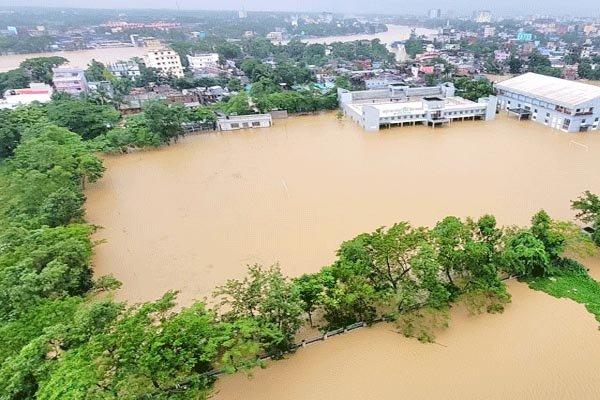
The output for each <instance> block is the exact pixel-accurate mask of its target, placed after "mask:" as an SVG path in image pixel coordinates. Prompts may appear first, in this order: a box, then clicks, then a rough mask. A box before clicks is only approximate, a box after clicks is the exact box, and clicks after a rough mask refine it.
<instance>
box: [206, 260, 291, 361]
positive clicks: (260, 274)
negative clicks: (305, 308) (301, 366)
mask: <svg viewBox="0 0 600 400" xmlns="http://www.w3.org/2000/svg"><path fill="white" fill-rule="evenodd" d="M214 296H215V297H216V298H218V299H219V300H220V307H222V308H223V309H224V310H225V313H224V314H223V317H224V319H225V321H235V320H237V319H240V318H253V319H255V320H256V321H257V322H258V324H259V326H260V327H261V341H262V342H263V343H264V344H265V348H266V350H267V351H268V352H269V354H272V355H275V356H280V355H282V354H283V353H284V352H286V351H289V350H290V349H291V348H292V345H293V344H294V336H295V334H296V332H297V330H298V328H299V327H300V326H301V324H302V320H301V315H302V301H301V300H300V297H299V295H298V292H297V291H296V290H295V288H294V286H293V284H292V283H291V282H290V281H289V280H288V279H287V278H286V277H284V276H283V274H282V273H281V270H280V269H279V267H278V266H276V265H274V266H271V267H268V268H263V267H262V266H260V265H253V266H249V267H248V276H246V277H245V278H244V279H243V280H236V279H231V280H228V281H227V283H226V284H225V285H224V286H221V287H218V288H217V289H216V290H215V292H214Z"/></svg>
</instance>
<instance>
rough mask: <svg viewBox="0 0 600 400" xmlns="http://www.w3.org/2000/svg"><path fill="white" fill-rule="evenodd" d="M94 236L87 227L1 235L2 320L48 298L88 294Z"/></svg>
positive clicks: (37, 230) (17, 230) (75, 226)
mask: <svg viewBox="0 0 600 400" xmlns="http://www.w3.org/2000/svg"><path fill="white" fill-rule="evenodd" d="M90 233H91V228H90V227H89V226H86V225H69V226H60V227H56V228H48V227H43V228H39V229H35V230H31V231H30V230H27V229H24V228H13V229H7V230H6V231H5V232H4V233H3V234H2V236H0V246H1V247H2V249H3V252H2V254H1V255H0V320H7V319H12V318H14V317H15V316H18V315H20V314H21V313H23V312H24V311H25V310H27V308H28V307H31V306H32V305H35V304H36V303H37V302H39V301H41V300H43V299H45V298H58V297H64V296H73V295H82V294H84V293H86V292H87V291H88V290H89V289H90V288H91V287H92V280H91V270H90V268H89V261H90V257H91V255H92V246H91V243H90V241H89V235H90Z"/></svg>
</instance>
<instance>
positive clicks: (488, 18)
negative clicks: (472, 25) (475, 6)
mask: <svg viewBox="0 0 600 400" xmlns="http://www.w3.org/2000/svg"><path fill="white" fill-rule="evenodd" d="M473 19H474V20H475V22H477V23H478V24H489V23H490V22H492V13H491V12H490V11H487V10H479V11H475V13H474V15H473Z"/></svg>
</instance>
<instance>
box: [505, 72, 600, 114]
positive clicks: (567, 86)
mask: <svg viewBox="0 0 600 400" xmlns="http://www.w3.org/2000/svg"><path fill="white" fill-rule="evenodd" d="M496 87H497V88H498V89H505V90H510V91H514V92H518V93H520V94H525V95H530V94H531V95H534V96H535V97H539V98H541V99H543V100H546V101H550V102H553V103H557V104H565V105H567V106H571V107H574V106H577V105H578V104H581V103H586V102H588V101H591V100H594V99H597V98H600V87H598V86H592V85H587V84H585V83H581V82H574V81H568V80H565V79H560V78H554V77H551V76H545V75H539V74H534V73H532V72H528V73H526V74H523V75H520V76H517V77H514V78H511V79H508V80H506V81H504V82H501V83H498V84H496Z"/></svg>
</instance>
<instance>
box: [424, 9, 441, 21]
mask: <svg viewBox="0 0 600 400" xmlns="http://www.w3.org/2000/svg"><path fill="white" fill-rule="evenodd" d="M427 15H428V16H429V19H439V18H442V10H440V9H439V8H432V9H430V10H429V12H428V13H427Z"/></svg>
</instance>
